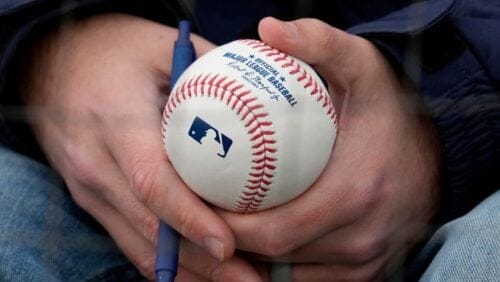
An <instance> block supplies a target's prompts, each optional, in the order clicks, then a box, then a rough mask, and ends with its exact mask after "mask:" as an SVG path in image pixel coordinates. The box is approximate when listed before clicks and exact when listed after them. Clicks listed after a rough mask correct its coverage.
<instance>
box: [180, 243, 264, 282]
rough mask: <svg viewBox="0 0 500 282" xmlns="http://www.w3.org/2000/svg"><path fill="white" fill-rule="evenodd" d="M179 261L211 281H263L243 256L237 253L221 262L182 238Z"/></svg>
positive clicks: (191, 270)
mask: <svg viewBox="0 0 500 282" xmlns="http://www.w3.org/2000/svg"><path fill="white" fill-rule="evenodd" d="M179 262H180V264H181V265H182V266H183V267H184V268H186V269H187V270H189V271H190V272H193V273H196V274H197V275H200V276H201V277H204V278H206V279H208V280H210V281H261V279H260V276H259V273H258V272H257V270H256V269H254V268H253V267H252V265H251V264H250V263H249V262H247V261H245V260H244V259H242V258H241V257H239V256H237V255H235V256H232V257H231V258H229V259H227V260H225V261H222V262H221V261H219V260H216V259H214V258H213V257H212V256H210V255H209V254H208V253H206V252H205V251H204V250H203V249H201V248H200V247H198V246H196V245H195V244H193V243H191V242H189V241H187V240H181V249H180V256H179Z"/></svg>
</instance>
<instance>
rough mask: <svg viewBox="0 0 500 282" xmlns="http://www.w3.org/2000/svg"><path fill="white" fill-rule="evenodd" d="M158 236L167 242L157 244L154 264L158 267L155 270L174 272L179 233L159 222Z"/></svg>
mask: <svg viewBox="0 0 500 282" xmlns="http://www.w3.org/2000/svg"><path fill="white" fill-rule="evenodd" d="M158 232H159V234H158V235H159V238H162V240H163V242H168V243H167V244H165V243H163V244H158V250H157V256H156V265H157V266H159V267H160V268H159V269H157V271H165V270H167V271H169V272H173V273H176V272H177V264H178V255H177V254H178V253H179V234H177V231H175V230H174V229H173V228H171V227H170V226H168V225H167V224H165V223H164V222H161V223H160V228H159V230H158Z"/></svg>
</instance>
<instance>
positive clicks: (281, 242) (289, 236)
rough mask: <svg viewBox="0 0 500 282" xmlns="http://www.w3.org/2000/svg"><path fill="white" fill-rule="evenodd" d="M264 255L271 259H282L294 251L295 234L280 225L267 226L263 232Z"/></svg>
mask: <svg viewBox="0 0 500 282" xmlns="http://www.w3.org/2000/svg"><path fill="white" fill-rule="evenodd" d="M259 233H261V236H258V238H261V239H260V240H261V244H260V245H261V246H262V254H263V255H266V256H269V257H280V256H284V255H286V254H288V253H290V252H291V251H292V250H293V249H294V240H293V233H292V232H291V231H290V230H285V229H284V228H282V227H281V225H279V224H275V223H272V224H267V225H266V226H264V227H263V228H262V229H261V231H260V232H259Z"/></svg>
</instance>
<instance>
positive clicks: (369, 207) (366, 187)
mask: <svg viewBox="0 0 500 282" xmlns="http://www.w3.org/2000/svg"><path fill="white" fill-rule="evenodd" d="M353 191H356V194H357V195H356V198H357V201H356V204H355V205H356V207H355V208H356V210H357V211H359V212H360V213H361V214H367V213H370V212H372V211H373V209H374V208H376V207H377V206H378V205H379V203H380V202H381V200H382V199H383V197H384V195H385V181H384V177H383V176H382V174H377V175H376V176H374V177H368V178H366V180H364V181H363V182H361V183H357V184H356V185H354V189H353Z"/></svg>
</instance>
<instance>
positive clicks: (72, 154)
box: [66, 149, 100, 188]
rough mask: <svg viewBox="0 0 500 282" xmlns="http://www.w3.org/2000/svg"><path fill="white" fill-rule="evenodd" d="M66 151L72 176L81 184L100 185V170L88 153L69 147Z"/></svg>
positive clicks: (88, 185)
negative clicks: (98, 170)
mask: <svg viewBox="0 0 500 282" xmlns="http://www.w3.org/2000/svg"><path fill="white" fill-rule="evenodd" d="M66 152H67V153H66V160H67V165H68V172H69V173H70V174H71V177H73V178H74V180H75V181H76V182H78V183H79V184H81V185H84V186H87V187H91V188H92V187H96V186H100V183H99V180H98V172H97V170H96V169H95V165H94V163H93V162H92V161H91V160H90V159H89V157H88V154H86V153H84V152H82V150H78V149H69V150H67V151H66Z"/></svg>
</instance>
